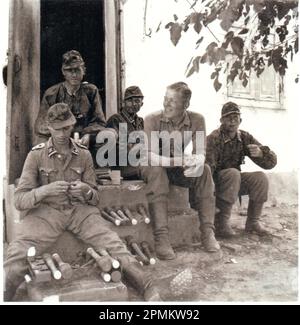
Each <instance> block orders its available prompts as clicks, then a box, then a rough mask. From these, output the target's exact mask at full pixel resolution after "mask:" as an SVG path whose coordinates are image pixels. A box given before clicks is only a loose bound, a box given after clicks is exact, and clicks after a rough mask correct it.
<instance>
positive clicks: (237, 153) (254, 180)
mask: <svg viewBox="0 0 300 325" xmlns="http://www.w3.org/2000/svg"><path fill="white" fill-rule="evenodd" d="M249 144H255V145H258V146H259V147H260V149H261V151H262V153H263V156H262V157H251V156H250V152H249V149H248V147H247V146H248V145H249ZM245 157H249V158H250V159H251V160H252V161H253V162H254V163H256V164H257V165H258V166H260V167H261V168H264V169H271V168H273V167H274V166H276V163H277V157H276V154H275V153H274V152H273V151H271V150H270V148H269V147H267V146H263V145H262V144H261V143H260V142H258V141H257V140H256V139H255V138H254V137H253V136H252V135H251V134H250V133H248V132H246V131H243V130H238V132H237V135H236V137H235V138H233V139H230V138H229V136H228V135H227V134H226V132H225V131H224V129H223V127H222V126H221V127H220V128H219V129H217V130H214V131H213V132H212V133H211V134H210V135H208V137H207V151H206V162H207V164H209V166H210V168H211V171H212V174H213V177H214V181H215V185H216V195H217V198H220V199H223V200H224V201H226V202H230V203H232V204H233V203H234V202H235V201H236V199H237V197H238V195H247V194H248V195H249V197H250V199H251V200H253V201H257V202H265V201H266V200H267V193H268V180H267V178H266V176H265V175H264V173H262V172H254V173H241V172H240V171H241V165H242V164H244V163H245Z"/></svg>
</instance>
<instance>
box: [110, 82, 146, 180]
mask: <svg viewBox="0 0 300 325" xmlns="http://www.w3.org/2000/svg"><path fill="white" fill-rule="evenodd" d="M143 98H144V96H143V94H142V92H141V90H140V88H139V87H137V86H131V87H128V88H127V89H126V90H125V94H124V102H123V106H122V108H121V112H120V113H119V114H114V115H112V116H111V117H110V118H109V119H108V121H107V127H108V128H112V129H114V130H115V131H116V134H117V135H118V134H119V129H120V123H125V124H126V125H127V132H128V135H129V134H130V132H133V131H140V130H143V129H144V120H143V118H141V117H139V116H138V115H137V113H138V112H139V110H140V109H141V107H142V106H143ZM127 142H128V137H127ZM132 146H133V144H130V143H128V144H127V148H124V149H125V150H124V152H125V153H124V154H126V155H127V153H128V152H129V150H130V149H131V148H132ZM116 153H117V169H120V170H121V175H122V177H123V178H124V179H138V178H139V168H137V167H134V166H130V164H129V162H128V160H127V166H119V159H118V158H119V139H118V138H117V146H116ZM121 154H122V152H121Z"/></svg>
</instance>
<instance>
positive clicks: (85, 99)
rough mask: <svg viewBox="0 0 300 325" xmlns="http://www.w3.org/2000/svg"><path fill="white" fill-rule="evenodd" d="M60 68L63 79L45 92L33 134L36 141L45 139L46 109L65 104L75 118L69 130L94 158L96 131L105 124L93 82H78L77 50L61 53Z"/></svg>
mask: <svg viewBox="0 0 300 325" xmlns="http://www.w3.org/2000/svg"><path fill="white" fill-rule="evenodd" d="M61 71H62V74H63V76H64V79H65V81H64V82H60V83H58V84H56V85H54V86H52V87H50V88H49V89H47V90H46V91H45V94H44V96H43V99H42V102H41V106H40V110H39V114H38V117H37V119H36V122H35V133H36V135H37V136H38V138H39V140H42V141H44V140H46V139H47V138H49V137H50V132H49V129H48V128H47V121H46V116H47V111H48V109H49V107H50V106H52V105H54V104H56V103H66V104H68V105H69V107H70V108H71V111H72V113H73V115H74V116H75V118H76V124H75V126H74V129H73V132H78V133H79V136H80V137H81V139H80V143H81V144H83V145H85V146H88V147H89V148H90V150H91V152H92V155H93V157H94V156H95V151H96V149H95V148H94V146H95V140H96V136H97V133H98V132H100V131H102V130H103V129H104V128H105V125H106V122H105V117H104V114H103V110H102V104H101V98H100V95H99V91H98V89H97V87H96V86H95V85H93V84H90V83H87V82H82V80H83V77H84V75H85V73H86V68H85V63H84V61H83V59H82V57H81V55H80V53H79V52H78V51H75V50H71V51H68V52H66V53H65V54H64V55H63V62H62V69H61Z"/></svg>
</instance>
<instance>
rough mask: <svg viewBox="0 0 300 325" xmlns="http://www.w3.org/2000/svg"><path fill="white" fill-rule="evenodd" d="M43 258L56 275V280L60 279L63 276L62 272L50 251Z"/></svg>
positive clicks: (54, 275)
mask: <svg viewBox="0 0 300 325" xmlns="http://www.w3.org/2000/svg"><path fill="white" fill-rule="evenodd" d="M43 259H44V261H45V262H46V264H47V265H48V267H49V269H50V270H51V273H52V275H53V277H54V279H55V280H59V279H60V278H61V273H60V271H59V270H58V269H57V268H56V266H55V264H54V262H53V260H52V258H51V255H50V254H48V253H45V254H43Z"/></svg>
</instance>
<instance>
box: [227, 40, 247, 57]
mask: <svg viewBox="0 0 300 325" xmlns="http://www.w3.org/2000/svg"><path fill="white" fill-rule="evenodd" d="M230 45H231V48H232V51H233V53H234V54H236V55H237V56H238V57H239V58H242V57H243V52H244V41H243V40H242V39H241V38H240V37H238V36H236V37H234V38H233V39H232V41H231V42H230Z"/></svg>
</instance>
